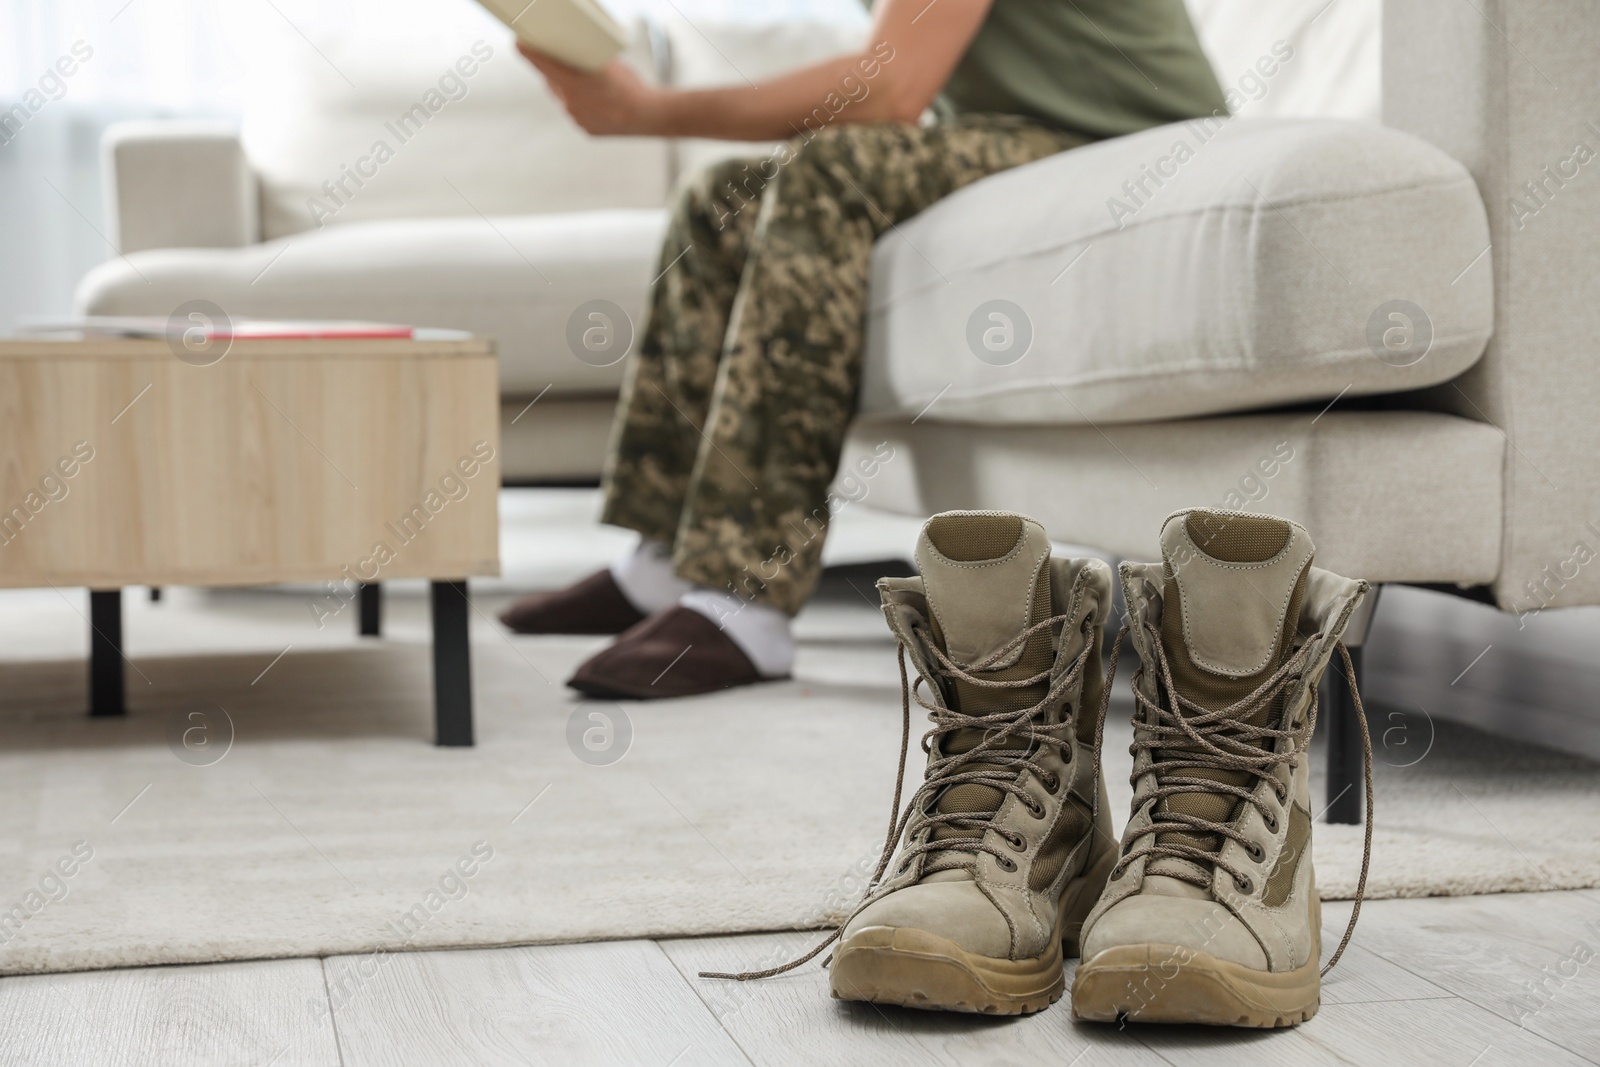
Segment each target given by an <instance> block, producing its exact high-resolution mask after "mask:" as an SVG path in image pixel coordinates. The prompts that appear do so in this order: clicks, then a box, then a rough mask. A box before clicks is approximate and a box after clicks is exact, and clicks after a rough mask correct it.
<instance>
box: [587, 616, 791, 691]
mask: <svg viewBox="0 0 1600 1067" xmlns="http://www.w3.org/2000/svg"><path fill="white" fill-rule="evenodd" d="M784 677H788V676H787V675H785V676H784ZM782 680H783V679H782V678H766V677H763V676H762V675H761V673H760V672H759V671H757V670H756V667H755V664H753V663H751V662H750V657H749V656H746V655H745V654H744V650H743V649H741V648H740V647H739V646H738V645H736V644H734V642H733V638H731V637H729V636H728V635H727V634H725V633H723V632H722V628H721V627H719V626H718V625H717V624H716V623H714V622H712V621H711V620H710V619H708V618H706V617H705V616H704V615H702V614H700V613H699V612H698V611H693V610H691V609H689V608H685V607H675V608H668V609H667V610H666V611H661V612H657V613H656V614H654V615H652V616H650V618H649V619H647V620H646V621H644V622H642V623H640V624H639V625H638V626H635V627H634V628H633V629H631V630H629V631H628V632H627V633H625V634H623V635H622V636H621V637H619V638H617V639H616V640H615V641H613V642H612V643H611V645H610V646H609V647H607V648H603V649H601V650H600V651H599V652H597V653H595V654H594V655H593V656H591V657H590V658H589V659H588V660H587V661H586V662H585V663H583V664H582V665H581V666H579V668H578V670H577V672H576V673H574V674H573V676H572V677H571V678H570V679H568V680H567V684H568V685H570V686H571V687H572V688H574V689H576V690H578V691H580V692H583V693H587V694H588V695H589V696H592V697H600V698H602V699H605V700H656V699H659V698H662V697H687V696H699V695H700V694H702V693H715V692H717V691H718V690H720V689H731V688H733V687H734V686H736V685H753V684H755V683H756V682H777V681H782Z"/></svg>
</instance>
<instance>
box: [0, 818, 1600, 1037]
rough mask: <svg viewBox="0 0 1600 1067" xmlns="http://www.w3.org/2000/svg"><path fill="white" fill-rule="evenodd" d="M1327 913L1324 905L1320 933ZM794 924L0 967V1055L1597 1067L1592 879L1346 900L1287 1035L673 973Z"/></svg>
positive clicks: (785, 949)
mask: <svg viewBox="0 0 1600 1067" xmlns="http://www.w3.org/2000/svg"><path fill="white" fill-rule="evenodd" d="M1571 814H1572V815H1573V816H1574V817H1576V813H1571ZM1348 913H1349V912H1348V905H1346V904H1330V905H1328V906H1327V907H1326V908H1325V911H1324V921H1325V922H1326V924H1327V925H1326V927H1325V930H1324V940H1325V941H1326V942H1328V943H1332V942H1333V940H1334V939H1336V938H1337V937H1338V933H1339V931H1340V930H1341V929H1342V927H1343V924H1344V921H1345V918H1346V916H1347V915H1348ZM813 937H814V935H812V934H772V935H754V936H744V937H723V938H709V939H699V940H677V941H619V942H609V943H600V944H585V945H554V946H546V947H537V948H508V949H488V950H468V951H455V952H421V953H408V954H400V955H395V956H391V957H388V958H387V959H386V961H385V962H384V963H383V965H382V966H378V965H376V964H373V963H371V962H370V961H366V962H363V961H358V960H353V959H352V958H349V957H334V958H331V959H326V960H318V959H291V960H267V961H260V962H249V963H225V964H214V965H209V966H192V967H152V968H145V969H133V970H121V971H102V972H90V973H83V974H60V975H32V976H26V977H15V978H5V979H0V1064H73V1065H76V1064H162V1065H184V1064H206V1065H211V1064H260V1065H267V1064H271V1065H273V1067H290V1065H295V1064H319V1065H321V1064H349V1065H360V1064H418V1065H421V1067H443V1065H449V1064H526V1063H535V1064H555V1065H570V1064H588V1063H594V1064H639V1065H643V1067H692V1065H698V1064H724V1063H727V1064H812V1063H823V1064H847V1063H864V1064H873V1065H877V1067H896V1065H899V1064H907V1065H910V1064H918V1065H922V1064H1007V1065H1011V1064H1016V1065H1032V1064H1040V1065H1050V1067H1074V1065H1083V1067H1100V1065H1106V1064H1136V1065H1143V1064H1184V1065H1189V1064H1197V1065H1209V1064H1219V1065H1226V1067H1235V1065H1237V1064H1240V1063H1254V1062H1263V1063H1266V1062H1270V1063H1273V1064H1282V1065H1285V1067H1289V1065H1297V1064H1312V1063H1316V1064H1321V1063H1344V1064H1365V1063H1371V1064H1439V1065H1443V1067H1492V1065H1496V1064H1517V1065H1520V1064H1537V1065H1539V1067H1558V1065H1564V1064H1582V1063H1600V955H1597V954H1600V892H1596V891H1587V892H1572V893H1543V894H1530V895H1513V896H1496V897H1457V898H1439V899H1431V900H1393V901H1377V902H1373V903H1370V904H1368V905H1367V906H1366V907H1365V908H1364V909H1363V912H1362V919H1361V925H1360V927H1359V928H1358V930H1357V933H1356V941H1355V943H1354V945H1353V946H1352V948H1351V950H1350V951H1349V952H1348V953H1347V954H1346V956H1345V959H1344V961H1343V962H1342V963H1341V964H1340V965H1339V967H1338V968H1337V969H1336V970H1335V971H1334V973H1333V974H1332V975H1331V976H1330V977H1329V979H1328V980H1327V982H1326V984H1325V985H1324V988H1323V1004H1322V1011H1321V1012H1320V1013H1319V1014H1318V1015H1317V1017H1316V1018H1315V1019H1313V1020H1312V1021H1311V1022H1309V1023H1307V1024H1305V1025H1304V1026H1301V1027H1299V1028H1298V1029H1295V1030H1292V1031H1287V1032H1275V1033H1266V1032H1255V1031H1211V1030H1205V1029H1203V1028H1199V1027H1194V1028H1190V1027H1182V1028H1156V1027H1149V1026H1144V1027H1138V1026H1130V1027H1128V1028H1126V1029H1123V1030H1118V1029H1116V1028H1114V1027H1107V1026H1095V1027H1091V1026H1086V1025H1075V1024H1074V1023H1073V1022H1072V1021H1071V1018H1070V1013H1069V1012H1068V1010H1067V1007H1066V1005H1065V1003H1064V1002H1063V1003H1061V1004H1057V1005H1056V1006H1055V1007H1053V1008H1051V1009H1050V1010H1049V1011H1046V1012H1044V1013H1042V1014H1039V1015H1036V1016H1032V1017H1030V1018H1027V1019H1020V1020H998V1019H988V1018H974V1017H970V1016H949V1015H935V1014H930V1013H924V1012H913V1011H906V1010H898V1009H888V1008H885V1009H882V1010H880V1009H878V1008H876V1007H873V1006H870V1005H846V1004H840V1003H836V1002H834V1001H832V1000H830V999H829V998H828V995H827V986H826V978H825V975H824V974H823V972H822V971H820V970H819V969H818V967H817V966H816V964H814V963H813V964H810V965H808V966H807V967H805V968H804V969H803V970H801V971H799V972H797V973H791V974H789V975H786V976H783V977H781V978H776V979H772V980H769V981H766V982H759V983H752V984H744V985H739V984H734V983H723V982H710V981H703V980H701V979H699V978H697V977H695V973H696V972H697V971H698V970H700V969H702V968H706V967H713V968H735V969H737V968H739V967H743V966H756V965H763V966H764V965H768V964H770V963H772V962H775V961H777V960H780V959H783V958H786V954H787V953H790V952H793V951H795V950H797V949H802V948H805V947H808V946H809V945H810V944H811V943H812V940H813ZM357 962H363V966H364V968H365V973H364V974H363V973H362V970H361V969H360V968H358V967H356V963H357ZM330 990H331V991H332V994H331V995H332V996H334V998H335V999H336V1000H337V1001H338V1002H339V1004H340V1006H339V1008H338V1010H337V1011H335V1012H333V1013H331V1014H330V1013H329V1011H328V1008H329V1005H330V1003H332V1002H331V1001H330Z"/></svg>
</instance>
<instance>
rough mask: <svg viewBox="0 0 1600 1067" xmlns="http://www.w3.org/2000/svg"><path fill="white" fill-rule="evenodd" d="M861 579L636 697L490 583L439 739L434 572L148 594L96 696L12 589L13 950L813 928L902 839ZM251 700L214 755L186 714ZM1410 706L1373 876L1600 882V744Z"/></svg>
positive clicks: (1330, 858)
mask: <svg viewBox="0 0 1600 1067" xmlns="http://www.w3.org/2000/svg"><path fill="white" fill-rule="evenodd" d="M863 588H864V587H863ZM835 592H836V594H837V595H836V596H835V598H833V599H831V600H829V601H827V602H823V603H820V604H818V605H817V606H816V607H815V609H814V610H812V611H810V612H808V614H807V616H806V617H804V618H803V619H802V631H803V634H804V636H805V641H804V645H803V648H802V653H801V657H800V661H799V665H798V670H797V680H796V681H794V682H790V683H784V684H780V685H774V686H771V687H767V688H764V689H762V690H761V691H759V692H747V693H732V694H724V695H721V696H717V697H713V698H706V699H700V700H686V701H681V702H677V703H672V704H667V705H636V706H629V707H626V708H622V709H618V708H617V707H616V706H614V705H610V706H608V705H593V706H585V707H583V708H581V709H580V708H579V705H578V703H577V702H576V700H575V699H574V696H573V694H571V693H570V692H568V691H566V690H565V689H564V688H562V687H561V686H560V685H559V682H560V681H561V679H562V678H564V677H565V674H566V672H567V671H568V670H569V669H570V667H571V666H572V665H573V664H574V663H575V662H576V661H577V660H578V659H579V657H581V656H583V655H585V654H586V653H587V652H588V651H589V650H590V649H592V648H594V647H597V644H598V642H595V641H590V640H579V639H533V638H515V639H512V638H507V637H506V636H504V635H503V634H502V633H501V631H500V630H499V628H498V627H497V626H496V625H494V624H492V623H491V622H489V621H488V618H487V617H488V616H491V615H492V611H493V610H494V608H495V607H496V606H497V603H498V602H499V601H497V600H496V598H495V597H494V596H492V595H486V596H485V597H484V598H483V599H482V601H481V603H480V605H479V606H480V608H481V609H482V611H483V613H484V616H485V617H480V618H477V619H475V626H476V628H475V632H474V635H473V637H474V645H473V654H474V657H475V663H474V667H475V684H476V687H477V712H478V715H477V722H478V745H477V747H475V748H472V749H465V750H462V749H457V750H441V749H436V748H434V747H433V746H432V745H431V744H430V743H429V739H430V735H431V696H430V694H431V683H430V673H429V662H428V657H427V650H426V644H425V637H426V622H425V610H424V609H425V601H424V600H423V599H422V598H421V597H420V596H417V595H399V596H395V597H393V598H392V599H391V602H390V604H389V609H390V610H389V620H388V629H389V636H388V637H386V638H385V639H384V640H383V641H381V642H371V641H368V642H361V641H358V640H357V639H355V638H353V637H351V636H349V629H348V628H347V627H346V625H345V623H348V624H349V626H352V627H353V624H354V623H353V619H349V618H344V619H343V621H341V623H340V624H339V625H338V626H329V627H328V628H327V629H325V630H323V631H320V632H319V631H317V630H316V629H315V627H314V626H313V625H312V623H311V618H312V616H311V614H310V612H309V610H308V609H307V608H306V607H305V604H304V596H303V595H300V594H296V593H293V592H283V591H280V592H257V593H227V594H203V593H200V592H197V591H193V590H178V591H176V592H175V593H174V594H172V595H171V596H170V598H169V600H168V601H167V602H166V603H163V604H160V605H151V604H148V603H145V602H143V601H142V600H139V599H135V598H134V597H132V596H131V595H130V597H129V600H130V603H129V610H128V619H127V629H128V634H129V646H130V655H131V657H132V662H133V667H134V669H133V670H131V671H130V672H129V677H130V686H129V688H130V699H131V704H132V708H133V711H132V714H130V715H129V716H128V717H127V719H126V720H122V721H107V720H100V721H91V720H89V719H87V718H86V717H85V716H84V715H83V714H82V707H83V701H84V695H83V694H84V684H83V683H84V666H83V663H82V661H81V659H78V658H74V657H79V656H81V655H82V651H83V647H84V644H85V640H84V637H83V631H84V628H85V624H84V622H83V620H82V618H81V617H80V616H79V614H78V612H79V611H81V610H83V605H82V603H81V601H82V599H83V598H82V595H81V593H77V592H73V593H69V594H67V595H66V596H65V597H64V596H62V595H58V594H57V593H55V592H53V591H48V590H47V591H44V592H27V593H5V594H0V736H3V737H4V739H5V741H4V745H3V748H0V941H3V942H4V943H3V944H0V973H23V972H38V971H59V970H75V969H85V968H98V967H112V966H126V965H135V964H154V963H174V962H194V961H210V960H224V959H246V958H257V957H272V956H306V955H323V954H331V953H348V952H363V951H370V950H375V949H379V948H387V949H399V948H422V947H441V946H469V945H499V944H512V943H526V942H550V941H577V940H585V939H600V938H622V937H641V936H666V935H686V934H711V933H729V932H736V931H752V930H769V929H781V928H792V927H796V926H812V925H817V924H819V923H821V922H823V921H825V920H826V919H827V917H828V916H830V915H834V914H837V913H838V911H839V910H840V909H841V908H842V907H843V906H844V905H845V904H846V903H847V902H848V899H849V897H850V895H851V894H852V893H853V892H855V891H856V890H857V889H858V888H859V884H858V879H857V872H859V871H860V870H862V869H864V868H867V867H868V866H869V865H870V861H871V860H873V859H875V858H876V856H877V850H878V847H879V845H880V844H881V841H882V835H883V832H884V823H885V820H886V819H887V817H888V814H889V813H888V805H889V798H890V791H891V788H892V785H893V768H892V762H893V759H894V756H895V753H896V751H897V748H898V744H899V694H898V682H897V677H896V673H895V667H894V658H893V646H892V644H890V643H889V641H888V639H887V636H886V634H885V633H884V631H883V627H882V622H881V619H880V617H879V616H878V615H877V613H876V612H875V611H874V610H873V609H872V608H871V606H870V605H868V604H867V603H866V601H865V600H864V599H861V598H856V597H854V596H853V594H852V591H851V590H850V589H849V588H848V587H845V586H842V585H841V586H840V587H839V588H838V589H837V590H836V591H835ZM69 601H70V602H69ZM286 647H288V651H287V652H286V653H285V652H284V650H285V648H286ZM280 653H283V654H282V656H281V658H279V656H280ZM219 707H220V708H221V709H224V710H225V712H226V719H224V718H223V717H222V716H221V715H220V714H219V713H218V712H217V711H216V709H217V708H219ZM575 710H579V711H580V715H581V716H586V715H587V713H588V712H589V711H599V712H601V713H603V714H606V715H609V716H610V717H611V720H612V725H613V729H612V734H611V744H612V745H613V746H614V747H613V749H612V750H611V751H612V752H616V751H623V750H624V749H625V754H623V755H622V756H621V758H620V759H618V760H616V761H615V762H612V763H610V764H609V765H600V764H596V763H591V762H585V761H584V760H583V759H580V758H579V756H578V755H577V754H576V753H578V752H583V753H585V754H587V755H588V756H589V758H590V759H591V760H594V759H597V758H599V757H597V756H595V755H594V754H593V753H592V752H591V750H590V749H587V748H585V747H584V743H583V738H582V734H583V731H584V730H585V729H594V730H597V731H599V732H598V733H593V734H591V735H590V739H589V740H590V744H591V745H595V746H600V745H603V743H604V741H605V738H604V736H603V734H604V724H603V723H601V722H600V721H598V720H589V719H587V718H581V720H580V723H579V726H578V728H577V730H575V731H573V732H571V733H570V734H569V720H570V719H571V717H572V715H573V713H574V711H575ZM192 712H201V713H203V714H205V715H208V716H209V719H199V720H196V719H193V718H190V713H192ZM1117 717H1118V716H1117V715H1115V714H1114V716H1113V718H1117ZM1121 717H1124V718H1125V709H1124V711H1123V714H1122V716H1121ZM227 723H231V726H232V731H233V734H234V737H233V740H232V744H231V748H228V749H227V750H226V752H225V754H223V753H222V749H221V748H220V747H219V748H217V749H213V750H212V751H211V753H210V756H208V757H206V758H208V759H209V758H212V757H216V756H219V755H220V758H216V759H215V761H214V762H210V763H209V764H208V765H193V764H194V763H199V762H203V761H202V760H201V759H200V758H199V757H197V756H195V755H193V754H192V753H193V750H192V749H186V748H185V747H184V746H183V744H182V743H181V740H177V741H175V740H174V738H176V737H180V735H181V733H182V731H183V730H184V729H187V728H193V727H194V726H197V725H198V726H201V727H205V728H208V729H209V730H210V731H211V733H210V734H209V735H208V736H210V737H211V738H213V739H214V743H217V744H218V745H219V746H220V743H221V741H222V740H224V739H225V734H226V733H227V726H226V724H227ZM624 724H626V728H625V727H624ZM1397 725H1403V726H1404V728H1405V730H1406V731H1408V733H1407V734H1406V735H1405V736H1400V735H1394V734H1392V733H1391V734H1390V736H1389V738H1388V740H1389V742H1390V743H1389V746H1388V747H1387V748H1382V747H1380V757H1381V758H1382V759H1384V760H1387V762H1388V763H1389V764H1396V766H1389V765H1383V764H1380V768H1379V769H1380V772H1381V773H1380V777H1379V819H1380V826H1381V830H1380V832H1379V834H1378V837H1377V850H1376V855H1375V857H1374V861H1373V879H1372V884H1371V887H1370V888H1369V895H1372V896H1408V895H1426V894H1441V893H1444V894H1453V893H1480V892H1496V891H1513V890H1529V889H1541V888H1557V887H1559V888H1573V887H1587V886H1595V885H1600V823H1597V821H1596V820H1594V819H1592V818H1588V817H1587V815H1586V813H1590V812H1592V811H1593V810H1594V808H1595V804H1596V799H1597V797H1596V794H1597V789H1600V787H1597V782H1600V778H1597V777H1596V775H1595V770H1596V768H1595V765H1594V764H1591V763H1588V762H1585V761H1581V760H1576V759H1572V758H1569V757H1565V756H1561V755H1558V754H1554V753H1549V752H1545V751H1542V750H1537V749H1533V748H1530V747H1526V746H1521V745H1518V744H1516V743H1514V742H1508V741H1504V740H1497V739H1495V740H1491V739H1489V738H1488V737H1487V736H1486V735H1481V734H1476V733H1473V732H1471V731H1467V730H1465V729H1463V728H1460V727H1454V728H1452V727H1450V726H1448V725H1447V724H1443V723H1440V724H1437V726H1430V725H1429V724H1427V723H1426V722H1409V721H1405V720H1393V721H1392V722H1391V723H1390V724H1389V725H1388V726H1387V727H1386V729H1388V730H1393V729H1395V728H1397ZM630 730H631V738H627V739H625V738H624V734H625V733H627V732H629V731H630ZM1428 735H1431V747H1430V746H1428V745H1427V744H1426V742H1427V741H1428V740H1429V736H1428ZM569 736H573V737H576V739H577V740H576V741H575V742H573V743H569ZM195 740H198V737H197V736H196V735H191V741H195ZM1127 740H1128V737H1127V732H1126V730H1125V729H1121V728H1119V730H1118V731H1117V733H1115V734H1114V735H1113V736H1112V737H1111V738H1110V739H1109V740H1108V744H1107V752H1108V754H1109V755H1108V759H1109V760H1110V763H1111V766H1112V771H1111V775H1112V778H1113V788H1117V787H1118V786H1119V785H1120V786H1121V791H1120V793H1118V794H1117V796H1116V798H1115V799H1114V810H1117V811H1119V812H1120V811H1122V810H1125V807H1126V796H1127V792H1126V786H1125V784H1122V783H1121V779H1122V777H1123V776H1124V775H1125V774H1126V766H1127V762H1128V758H1127V755H1126V744H1127ZM174 746H175V747H174ZM1424 751H1426V755H1425V756H1423V758H1421V759H1420V760H1419V761H1417V762H1415V763H1414V764H1413V765H1411V766H1405V767H1401V766H1398V764H1402V763H1410V762H1411V761H1412V760H1414V759H1415V758H1416V757H1417V756H1418V755H1419V754H1420V753H1422V752H1424ZM176 752H185V753H191V754H190V755H189V757H188V758H189V759H190V761H191V762H189V763H186V762H183V761H182V760H180V758H179V757H178V755H176V754H175V753H176ZM602 755H605V754H604V753H602ZM1318 766H1320V760H1319V761H1318ZM1359 855H1360V831H1359V829H1358V828H1350V827H1327V826H1323V825H1319V826H1318V828H1317V831H1316V861H1317V873H1318V878H1319V882H1320V883H1321V885H1322V887H1323V891H1324V894H1325V895H1327V896H1333V897H1339V896H1345V895H1347V894H1348V893H1349V892H1350V891H1351V889H1352V888H1353V885H1354V878H1355V872H1356V868H1357V864H1358V860H1359ZM66 871H70V872H71V873H70V875H69V874H65V873H63V872H66ZM7 912H9V913H11V914H12V915H13V916H16V915H20V916H22V917H21V918H20V919H13V920H12V922H11V924H10V926H9V927H8V926H7V925H5V921H4V918H3V916H4V914H5V913H7ZM1357 936H1358V937H1359V936H1360V935H1359V933H1358V934H1357Z"/></svg>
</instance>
